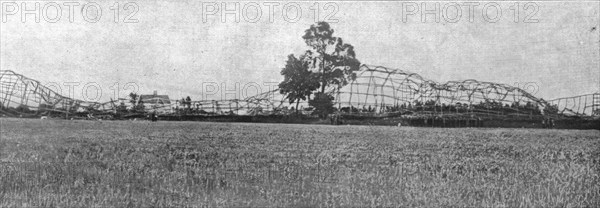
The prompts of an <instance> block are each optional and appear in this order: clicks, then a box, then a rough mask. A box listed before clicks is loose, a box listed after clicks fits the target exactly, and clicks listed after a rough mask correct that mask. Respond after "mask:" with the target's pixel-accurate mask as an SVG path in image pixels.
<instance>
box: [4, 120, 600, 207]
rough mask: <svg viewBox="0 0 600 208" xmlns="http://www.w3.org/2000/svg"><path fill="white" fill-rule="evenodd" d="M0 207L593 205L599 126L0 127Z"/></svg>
mask: <svg viewBox="0 0 600 208" xmlns="http://www.w3.org/2000/svg"><path fill="white" fill-rule="evenodd" d="M0 127H1V129H0V131H1V138H0V206H1V207H13V206H49V207H52V206H57V207H65V206H66V207H73V206H74V207H106V206H119V207H140V206H144V207H148V206H154V207H165V206H189V207H231V206H260V207H265V206H266V207H281V206H333V207H340V206H344V207H347V206H385V207H389V206H394V207H396V206H402V207H448V206H451V207H600V185H599V184H600V179H599V177H600V176H599V174H598V171H599V170H600V138H599V132H598V131H573V130H532V129H434V128H397V127H373V126H316V125H278V124H244V123H202V122H197V123H193V122H159V123H143V122H129V121H104V122H92V121H63V120H57V121H49V120H18V119H2V123H1V125H0Z"/></svg>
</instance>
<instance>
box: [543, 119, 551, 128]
mask: <svg viewBox="0 0 600 208" xmlns="http://www.w3.org/2000/svg"><path fill="white" fill-rule="evenodd" d="M542 127H543V128H554V119H552V118H544V120H542Z"/></svg>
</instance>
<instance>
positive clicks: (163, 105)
mask: <svg viewBox="0 0 600 208" xmlns="http://www.w3.org/2000/svg"><path fill="white" fill-rule="evenodd" d="M140 101H141V102H143V103H144V109H145V110H146V111H148V112H150V111H156V112H161V113H167V112H171V100H169V96H168V95H159V94H158V93H157V91H156V90H154V93H153V94H151V95H140Z"/></svg>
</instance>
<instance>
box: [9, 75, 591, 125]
mask: <svg viewBox="0 0 600 208" xmlns="http://www.w3.org/2000/svg"><path fill="white" fill-rule="evenodd" d="M356 75H357V76H356V79H354V80H351V81H350V82H349V83H348V84H347V85H346V86H343V87H341V88H330V90H329V92H330V93H331V95H333V96H334V98H335V100H334V103H335V105H334V107H335V110H336V112H337V114H342V115H352V116H371V117H373V116H446V117H448V116H450V117H451V116H455V117H457V116H473V115H477V116H478V117H532V116H537V117H549V116H565V115H568V116H578V117H593V116H598V115H599V114H600V94H598V93H596V94H589V95H582V96H575V97H569V98H560V99H555V100H550V101H546V100H544V99H541V98H538V97H536V96H534V95H532V94H530V93H528V92H527V91H525V90H523V89H521V88H518V87H513V86H510V85H506V84H499V83H492V82H481V81H476V80H464V81H449V82H446V83H437V82H434V81H432V80H428V79H425V78H423V77H421V76H420V75H419V74H416V73H411V72H407V71H403V70H399V69H390V68H386V67H381V66H370V65H362V66H361V67H360V70H358V71H357V72H356ZM119 100H128V99H117V101H119ZM117 101H113V100H111V101H110V102H106V103H98V102H88V101H83V100H77V99H73V98H69V97H66V96H63V95H60V94H59V93H56V92H55V91H53V90H51V89H50V88H48V87H46V86H44V85H42V84H40V82H38V81H36V80H33V79H30V78H27V77H25V76H23V75H20V74H17V73H15V72H13V71H8V70H4V71H0V114H3V115H4V116H15V117H18V116H44V115H57V116H67V117H69V116H85V115H89V114H90V113H95V114H109V115H112V114H118V109H117V108H119V105H118V104H116V102H117ZM292 106H294V105H290V104H289V102H287V101H285V99H284V96H283V95H281V94H279V90H273V91H269V92H264V93H260V94H258V95H255V96H251V97H247V98H244V99H230V100H199V101H191V100H187V101H186V100H181V101H179V100H173V101H172V102H164V103H162V102H161V103H160V104H157V105H154V106H152V107H151V108H148V109H146V111H147V112H150V111H154V112H160V113H161V114H182V113H184V114H186V115H203V116H207V115H208V116H210V115H274V114H291V113H293V112H295V109H293V107H292ZM300 106H302V107H301V108H299V109H298V110H300V112H302V113H304V114H310V112H311V110H312V108H311V107H309V106H308V103H307V102H306V101H304V102H302V103H301V105H300ZM138 113H139V112H138Z"/></svg>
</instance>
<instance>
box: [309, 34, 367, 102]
mask: <svg viewBox="0 0 600 208" xmlns="http://www.w3.org/2000/svg"><path fill="white" fill-rule="evenodd" d="M333 32H334V30H333V29H332V28H331V27H330V26H329V23H327V22H318V23H317V24H315V25H311V26H310V28H308V29H307V30H305V31H304V35H303V36H302V38H303V39H304V42H305V43H306V45H308V46H309V47H311V50H309V51H307V52H306V54H305V56H306V57H307V59H308V60H309V61H310V66H311V68H312V69H313V70H314V71H315V72H316V73H317V74H318V80H319V83H320V87H321V93H325V89H326V87H328V86H330V85H335V86H336V87H337V88H338V89H339V88H341V87H342V86H344V85H346V84H348V80H353V79H355V78H356V74H355V71H358V69H359V68H360V61H358V59H356V54H355V53H354V47H353V46H352V45H350V44H348V43H344V41H343V40H342V38H339V37H335V36H333Z"/></svg>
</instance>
